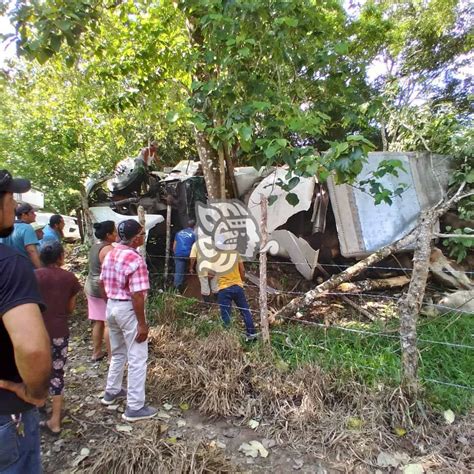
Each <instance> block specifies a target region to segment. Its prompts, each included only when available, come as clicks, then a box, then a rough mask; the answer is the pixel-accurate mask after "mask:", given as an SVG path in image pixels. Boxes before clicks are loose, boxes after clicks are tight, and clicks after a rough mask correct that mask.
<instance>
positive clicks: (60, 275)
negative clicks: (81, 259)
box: [35, 241, 82, 434]
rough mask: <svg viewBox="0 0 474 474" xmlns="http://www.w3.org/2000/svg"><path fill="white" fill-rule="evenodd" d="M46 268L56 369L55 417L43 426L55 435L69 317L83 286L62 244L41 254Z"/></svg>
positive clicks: (46, 315) (42, 279)
mask: <svg viewBox="0 0 474 474" xmlns="http://www.w3.org/2000/svg"><path fill="white" fill-rule="evenodd" d="M40 259H41V262H42V264H43V265H44V266H43V267H42V268H39V269H37V270H36V271H35V274H36V280H37V281H38V287H39V290H40V294H41V296H42V298H43V301H44V303H45V304H46V310H45V311H44V312H43V319H44V324H45V326H46V329H47V331H48V334H49V337H50V338H51V353H52V359H53V367H52V372H51V379H50V384H49V393H50V394H51V395H52V397H53V403H52V405H53V411H52V414H51V418H50V419H49V420H47V421H45V422H44V423H43V424H42V426H43V427H44V428H45V429H47V430H48V431H49V432H50V433H52V434H59V433H60V432H61V409H62V406H63V390H64V366H65V365H66V361H67V350H68V341H69V325H68V316H69V314H71V313H72V312H73V311H74V308H75V306H76V296H77V293H79V291H81V289H82V287H81V284H80V283H79V281H78V280H77V278H76V277H75V276H74V274H73V273H71V272H68V271H66V270H64V269H62V268H61V267H62V266H63V265H64V249H63V247H62V245H61V244H60V243H59V242H56V241H51V242H46V243H45V244H44V245H43V247H42V248H41V251H40Z"/></svg>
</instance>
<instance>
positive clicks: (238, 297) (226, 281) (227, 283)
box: [217, 256, 256, 340]
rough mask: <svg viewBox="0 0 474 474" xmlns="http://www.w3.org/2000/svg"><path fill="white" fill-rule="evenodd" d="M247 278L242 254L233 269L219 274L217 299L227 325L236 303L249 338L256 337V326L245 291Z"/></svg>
mask: <svg viewBox="0 0 474 474" xmlns="http://www.w3.org/2000/svg"><path fill="white" fill-rule="evenodd" d="M244 278H245V268H244V264H243V262H242V260H241V259H240V256H239V257H237V258H236V261H235V265H234V266H233V267H232V269H231V270H230V271H229V272H227V273H225V274H223V275H218V278H217V286H218V288H219V293H217V301H218V303H219V308H220V310H221V318H222V321H223V322H224V325H225V326H229V325H230V313H231V311H232V302H234V303H235V305H236V306H237V308H238V310H239V311H240V314H241V315H242V318H243V320H244V324H245V330H246V333H247V339H249V340H250V339H255V337H256V334H255V326H254V324H253V319H252V313H251V312H250V308H249V304H248V303H247V298H246V297H245V293H244V288H243V286H244V284H243V280H244Z"/></svg>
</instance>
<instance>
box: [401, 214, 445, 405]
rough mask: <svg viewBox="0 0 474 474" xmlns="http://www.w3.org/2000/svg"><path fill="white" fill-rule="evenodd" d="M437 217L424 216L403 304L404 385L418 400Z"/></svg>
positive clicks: (402, 381) (419, 229)
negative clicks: (420, 341) (422, 319)
mask: <svg viewBox="0 0 474 474" xmlns="http://www.w3.org/2000/svg"><path fill="white" fill-rule="evenodd" d="M436 217H437V215H436V213H435V212H433V211H432V210H424V211H422V212H421V216H420V220H419V223H418V229H417V239H416V247H415V252H414V255H413V272H412V276H411V280H410V286H409V287H408V291H407V293H406V295H405V296H404V298H403V299H402V301H401V302H400V345H401V350H402V357H401V371H402V373H401V384H402V387H403V389H404V391H405V393H406V394H407V395H408V396H410V397H412V398H415V397H416V395H417V392H418V379H417V370H418V349H417V345H416V338H417V335H416V323H417V319H418V313H419V312H420V309H421V306H422V304H423V297H424V295H425V288H426V281H427V279H428V273H429V266H430V265H429V263H430V255H431V240H432V233H433V225H434V223H435V221H436Z"/></svg>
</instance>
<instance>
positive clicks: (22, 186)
mask: <svg viewBox="0 0 474 474" xmlns="http://www.w3.org/2000/svg"><path fill="white" fill-rule="evenodd" d="M30 189H31V183H30V181H29V180H28V179H23V178H15V179H14V178H13V176H12V175H11V173H9V172H8V171H7V170H0V193H26V192H27V191H29V190H30Z"/></svg>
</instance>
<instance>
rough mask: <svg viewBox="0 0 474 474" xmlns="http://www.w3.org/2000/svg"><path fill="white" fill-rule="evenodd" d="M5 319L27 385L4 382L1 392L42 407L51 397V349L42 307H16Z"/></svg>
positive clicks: (33, 305) (0, 384)
mask: <svg viewBox="0 0 474 474" xmlns="http://www.w3.org/2000/svg"><path fill="white" fill-rule="evenodd" d="M2 319H3V323H4V325H5V328H6V330H7V332H8V334H9V336H10V339H11V341H12V344H13V350H14V353H15V362H16V366H17V368H18V372H19V373H20V376H21V378H22V380H23V383H15V382H11V381H8V380H1V381H0V388H3V389H6V390H10V391H12V392H14V393H16V395H17V396H18V397H19V398H21V399H23V400H24V401H26V402H28V403H32V404H34V405H37V406H41V405H42V404H43V403H44V401H45V400H46V397H47V396H48V386H49V377H50V373H51V346H50V339H49V336H48V333H47V332H46V328H45V326H44V322H43V317H42V316H41V313H40V310H39V307H38V305H37V304H35V303H26V304H22V305H19V306H15V307H14V308H12V309H10V310H8V311H7V312H6V313H5V314H4V315H3V318H2Z"/></svg>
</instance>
